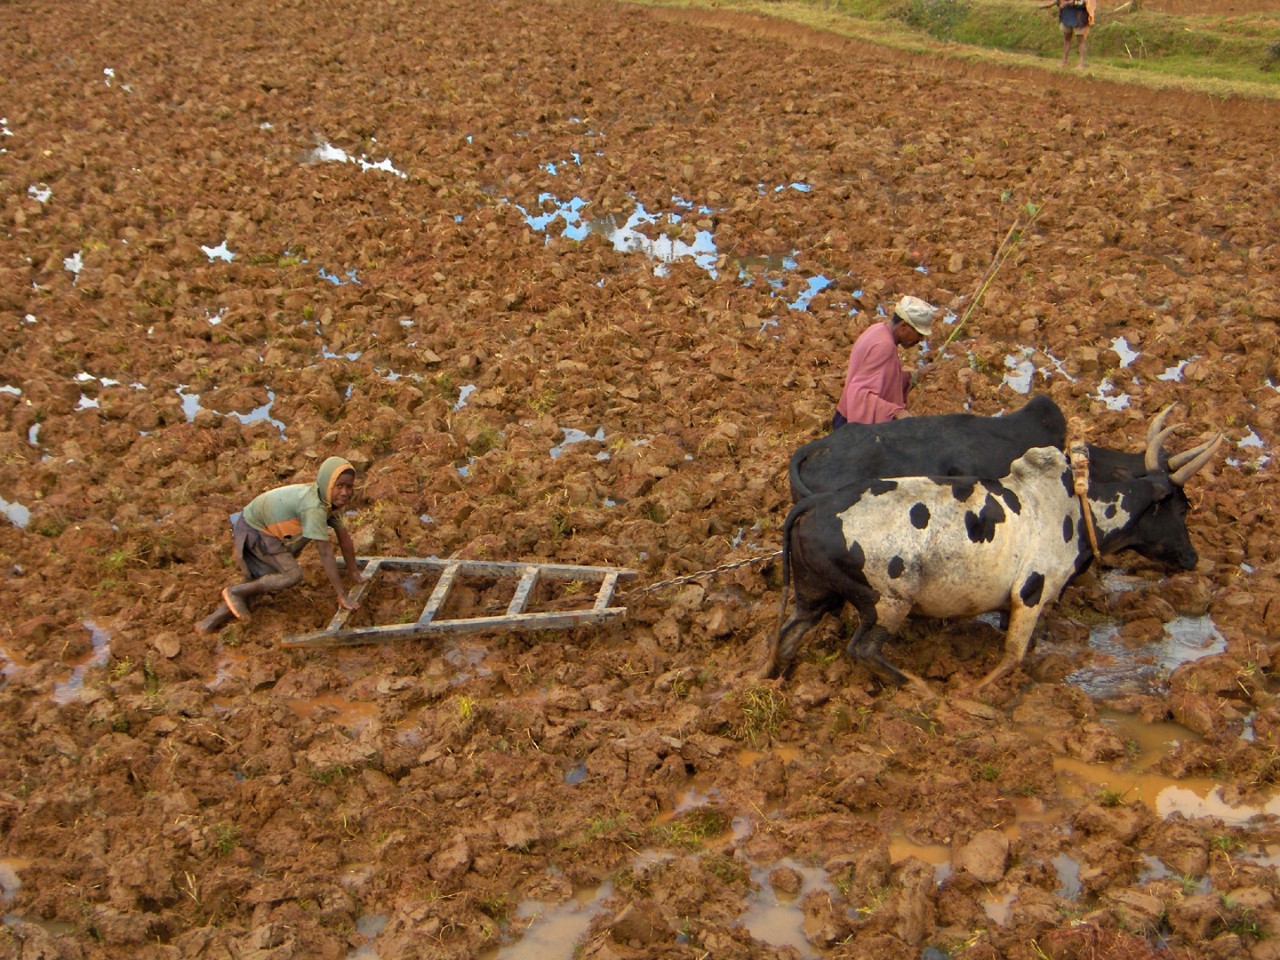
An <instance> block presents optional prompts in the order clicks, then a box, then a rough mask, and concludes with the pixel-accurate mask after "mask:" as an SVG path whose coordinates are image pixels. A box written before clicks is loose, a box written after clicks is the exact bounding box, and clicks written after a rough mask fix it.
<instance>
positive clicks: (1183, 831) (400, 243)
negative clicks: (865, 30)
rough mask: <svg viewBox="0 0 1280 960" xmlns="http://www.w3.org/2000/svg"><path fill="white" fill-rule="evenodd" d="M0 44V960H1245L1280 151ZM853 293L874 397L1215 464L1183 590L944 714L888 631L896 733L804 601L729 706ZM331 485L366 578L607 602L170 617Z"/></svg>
mask: <svg viewBox="0 0 1280 960" xmlns="http://www.w3.org/2000/svg"><path fill="white" fill-rule="evenodd" d="M0 26H2V29H0V62H3V63H4V64H5V65H6V67H5V72H6V74H7V78H6V79H7V83H6V84H5V94H4V102H3V104H0V110H2V111H3V118H2V120H0V187H2V189H0V203H2V204H3V209H2V210H0V220H2V223H3V226H2V229H0V326H2V328H3V346H2V347H0V510H2V511H3V514H4V516H3V518H0V563H2V566H0V587H2V589H3V594H2V596H3V600H4V610H5V614H4V616H3V618H0V668H2V669H3V679H2V682H0V718H2V722H0V837H3V841H2V843H3V846H2V847H0V900H2V903H0V911H2V912H3V915H4V922H3V925H0V956H4V957H22V958H37V957H39V958H58V960H94V958H108V957H110V958H121V957H146V958H187V957H192V958H195V957H199V958H219V960H221V958H231V957H237V958H249V957H255V958H267V957H271V958H299V960H302V958H307V960H315V958H333V960H342V958H348V957H351V958H361V960H372V958H381V960H399V958H415V957H430V958H464V957H465V958H472V957H484V958H486V960H515V958H520V957H532V956H537V957H539V958H551V960H554V958H557V957H562V958H566V960H567V958H570V957H580V958H584V960H605V958H610V960H613V958H618V960H624V958H640V957H644V958H653V957H671V958H691V960H692V958H695V957H705V956H715V957H735V958H748V960H772V958H778V960H782V958H795V957H803V958H809V957H821V958H841V960H853V958H886V957H887V958H897V957H903V958H917V957H928V958H931V960H936V958H938V957H965V958H971V960H983V958H997V957H1010V958H1039V957H1046V956H1047V957H1053V958H1069V957H1102V956H1105V957H1113V958H1124V957H1133V958H1151V957H1166V956H1171V957H1180V958H1224V960H1225V958H1237V957H1249V958H1253V960H1268V958H1275V957H1277V956H1280V912H1278V911H1277V895H1278V893H1280V886H1278V884H1277V863H1278V862H1280V861H1278V858H1280V822H1278V821H1277V815H1280V753H1278V752H1277V746H1276V745H1277V736H1278V731H1280V703H1278V702H1277V693H1280V684H1278V683H1277V680H1276V670H1277V665H1278V664H1280V639H1278V636H1280V601H1278V600H1277V577H1278V575H1280V564H1278V562H1277V539H1276V522H1275V521H1276V503H1277V500H1278V499H1280V496H1278V494H1280V486H1278V485H1277V472H1276V465H1275V462H1274V460H1273V444H1274V441H1275V436H1276V424H1277V415H1278V414H1280V370H1277V361H1276V347H1277V333H1278V329H1277V322H1278V321H1280V287H1277V285H1276V283H1275V278H1276V275H1277V268H1278V266H1280V264H1278V263H1277V261H1278V259H1280V247H1278V246H1277V242H1276V222H1277V213H1278V211H1280V169H1277V164H1278V161H1277V157H1278V156H1280V151H1278V149H1277V147H1278V146H1280V143H1278V140H1280V132H1278V131H1280V123H1277V122H1276V120H1277V117H1276V110H1275V108H1274V107H1270V106H1266V105H1258V104H1241V103H1235V102H1230V101H1225V102H1224V101H1209V100H1203V99H1197V98H1193V97H1188V96H1185V95H1179V94H1172V93H1164V94H1153V93H1140V92H1134V91H1130V90H1122V89H1118V88H1113V87H1109V86H1105V85H1102V84H1100V83H1097V82H1094V81H1092V80H1090V79H1088V78H1087V77H1080V76H1078V75H1076V74H1074V73H1072V74H1070V75H1068V74H1066V73H1063V74H1057V73H1053V72H1048V73H1043V74H1036V75H1032V74H1031V73H1030V72H1027V71H1019V72H1015V73H1009V74H1003V73H1000V72H999V71H997V70H995V69H994V68H977V67H963V66H957V65H956V64H952V63H948V62H946V61H944V60H941V59H922V58H912V57H906V56H902V57H899V56H896V55H893V54H889V53H886V52H885V51H881V50H875V49H872V48H869V47H864V46H859V45H856V44H853V43H849V42H846V41H843V40H840V39H838V38H834V37H830V36H819V35H816V34H812V33H808V32H806V31H804V30H800V29H797V28H782V27H775V26H770V25H768V24H766V23H764V22H763V21H760V20H758V19H755V18H751V17H744V16H728V15H721V14H712V15H707V14H692V13H679V12H673V11H657V10H648V9H641V8H633V7H628V6H620V5H604V4H595V3H579V2H572V0H570V2H534V3H520V4H511V3H501V2H500V3H494V4H467V3H454V2H441V3H436V4H432V5H430V6H429V7H427V8H424V7H422V6H416V5H412V4H408V3H401V2H388V3H380V4H364V5H356V4H347V3H341V2H335V3H325V4H308V5H303V4H295V3H288V2H264V0H248V2H245V3H239V4H235V5H209V4H194V5H193V4H179V5H173V4H168V5H161V4H157V3H154V2H150V0H139V2H136V3H131V4H129V5H128V7H127V9H122V8H120V7H118V6H110V7H109V6H107V5H105V4H100V3H88V4H83V3H82V4H67V3H42V4H27V3H22V4H12V3H11V4H5V5H0ZM1006 238H1008V239H1010V240H1011V241H1012V247H1011V252H1010V253H1009V255H1008V257H1007V259H1004V260H1003V261H1001V262H1000V268H999V270H998V271H996V273H995V275H994V276H993V277H992V278H991V280H990V283H989V284H988V285H987V286H986V289H985V298H984V299H983V300H982V302H981V303H980V305H978V307H977V308H976V309H972V305H973V303H974V296H975V293H976V291H978V290H979V288H980V287H981V286H982V284H983V281H984V279H985V278H986V277H987V276H988V274H989V271H990V269H991V268H992V266H993V258H994V257H995V256H996V253H997V250H998V249H999V247H1000V244H1001V241H1002V240H1003V239H1006ZM908 293H910V294H913V295H916V296H920V297H924V298H926V299H929V300H930V301H932V302H933V303H935V304H938V305H939V306H940V307H941V308H942V312H943V313H945V314H946V315H947V318H946V319H945V320H944V319H940V320H939V321H938V331H939V332H938V334H936V335H935V337H934V338H933V341H931V342H930V344H929V345H928V346H929V352H927V353H926V354H925V356H926V357H927V358H928V359H930V360H933V361H936V363H937V366H936V369H935V370H934V371H933V372H932V373H931V374H930V375H929V376H928V377H926V378H925V379H924V380H923V382H922V384H921V387H920V389H919V392H918V394H916V395H914V396H913V398H912V408H913V409H914V410H915V411H916V412H917V413H943V412H953V411H957V410H962V409H967V410H971V411H974V412H979V413H986V414H994V413H997V412H1001V411H1008V410H1012V409H1015V408H1016V407H1018V406H1020V405H1021V404H1022V403H1023V402H1025V400H1026V397H1027V395H1028V393H1029V392H1030V391H1032V390H1035V391H1042V392H1047V393H1049V394H1051V395H1052V396H1053V397H1054V398H1055V399H1056V400H1057V401H1058V403H1059V404H1060V405H1061V406H1062V407H1063V409H1064V411H1066V412H1067V414H1068V415H1069V416H1075V417H1080V418H1082V420H1083V421H1084V422H1085V423H1086V424H1087V427H1088V430H1089V437H1090V439H1091V440H1093V441H1094V442H1095V443H1102V444H1106V445H1109V446H1112V447H1116V448H1123V449H1129V450H1138V449H1140V447H1141V445H1142V443H1143V438H1144V437H1145V433H1146V428H1147V424H1148V423H1149V421H1150V419H1151V418H1152V417H1153V416H1154V415H1155V414H1156V413H1157V412H1158V411H1159V410H1161V409H1163V408H1164V407H1165V406H1166V405H1167V404H1169V403H1173V402H1177V404H1178V406H1177V408H1176V410H1175V414H1174V417H1175V419H1176V421H1177V422H1179V423H1180V424H1182V430H1181V432H1180V433H1178V434H1177V435H1176V437H1175V438H1173V439H1171V440H1170V441H1169V445H1170V446H1171V447H1172V448H1173V449H1185V448H1186V447H1190V446H1191V445H1193V444H1195V443H1198V442H1200V441H1202V440H1204V439H1207V438H1209V437H1211V436H1212V435H1213V434H1214V433H1215V432H1216V431H1222V432H1223V433H1224V434H1225V435H1226V438H1227V439H1226V442H1225V443H1224V445H1223V448H1222V450H1221V451H1220V453H1219V455H1218V456H1217V457H1216V458H1215V459H1214V461H1213V462H1212V463H1211V464H1210V465H1209V466H1208V467H1207V468H1206V469H1205V470H1204V471H1202V472H1201V473H1199V474H1198V475H1197V476H1196V477H1195V478H1194V479H1193V480H1192V481H1191V483H1190V484H1189V485H1188V493H1189V495H1190V496H1191V500H1192V504H1193V506H1192V511H1191V514H1190V519H1189V528H1190V531H1191V536H1192V540H1193V542H1194V544H1195V546H1196V548H1197V550H1198V552H1199V556H1200V560H1199V564H1198V565H1197V567H1196V568H1195V569H1194V570H1191V571H1182V572H1169V571H1166V570H1164V569H1162V568H1160V567H1158V566H1156V565H1154V564H1152V563H1151V562H1149V561H1145V560H1143V559H1141V558H1139V557H1137V556H1136V555H1134V554H1131V553H1122V554H1118V555H1114V556H1108V557H1107V558H1105V560H1104V562H1102V563H1101V564H1098V565H1096V566H1095V567H1094V568H1093V569H1092V570H1091V571H1089V572H1088V573H1086V574H1085V575H1084V576H1082V577H1081V578H1080V579H1079V580H1077V581H1076V582H1075V583H1073V584H1072V585H1070V586H1069V587H1068V588H1067V589H1066V590H1065V591H1064V593H1063V595H1062V597H1061V599H1060V602H1059V603H1058V604H1057V605H1056V606H1055V607H1053V608H1052V609H1051V610H1050V611H1049V612H1048V613H1047V614H1046V615H1045V616H1044V617H1043V618H1042V621H1041V624H1040V627H1039V629H1038V631H1037V639H1036V644H1035V648H1034V650H1033V652H1032V654H1031V656H1030V657H1029V658H1028V660H1027V662H1026V664H1025V665H1024V667H1023V668H1022V669H1020V670H1017V671H1015V672H1014V673H1013V674H1011V675H1010V676H1008V677H1006V678H1005V679H1003V680H1001V681H1000V682H999V683H998V684H996V685H995V686H994V687H993V688H991V689H989V690H986V691H984V692H983V694H982V695H981V696H975V695H973V694H972V693H971V690H970V687H971V686H972V684H973V683H974V682H975V681H976V680H977V679H978V678H980V677H982V676H983V675H984V674H985V673H986V672H987V671H989V670H990V669H991V667H992V666H994V665H995V663H996V662H997V661H998V659H999V655H1000V632H999V628H998V624H996V623H995V622H991V621H989V620H974V621H967V620H965V621H954V622H942V621H931V620H916V621H912V622H910V623H909V624H908V627H907V629H906V630H905V631H904V635H903V637H902V638H901V640H900V641H899V642H898V643H897V644H896V645H895V646H894V647H893V648H892V649H891V650H890V651H889V656H890V657H891V658H892V659H893V660H894V661H895V662H896V663H898V664H900V665H901V666H903V667H904V668H906V669H909V670H911V671H912V672H913V673H916V674H919V675H921V676H923V677H924V678H926V680H927V681H928V682H929V684H930V686H931V689H932V691H933V695H932V696H929V697H922V696H921V695H919V694H918V693H913V692H911V691H910V690H900V689H892V688H885V687H883V686H882V685H881V684H880V683H879V682H878V681H876V680H875V679H874V678H873V677H872V676H871V675H870V674H868V673H867V672H866V671H865V670H864V669H863V668H862V667H860V666H857V665H854V664H853V663H852V662H851V661H850V660H849V659H848V658H847V657H845V655H844V653H843V647H844V643H843V639H842V634H843V632H845V631H847V629H848V627H849V625H850V623H849V621H850V620H851V618H852V614H851V613H847V614H846V616H845V622H843V623H838V622H836V621H835V620H834V619H829V620H828V621H827V622H826V623H825V624H824V625H823V626H822V627H820V628H819V629H817V630H815V631H814V632H813V633H812V634H811V635H810V636H809V638H808V639H807V640H806V642H805V643H804V644H803V646H802V649H801V650H800V652H799V658H798V660H799V662H798V663H797V665H796V669H795V671H794V673H793V674H792V676H791V677H790V678H789V679H788V680H787V681H785V682H779V683H769V684H766V683H762V682H761V681H759V680H758V679H757V676H758V671H759V667H760V665H761V664H762V662H763V660H764V657H765V653H766V648H767V644H768V642H769V640H770V638H771V637H772V636H773V634H774V632H775V631H776V629H777V616H778V609H779V603H780V600H781V589H780V588H781V583H780V578H781V571H780V568H779V565H778V564H777V562H776V560H774V559H772V555H773V554H774V553H775V552H776V551H777V550H778V549H779V548H780V527H781V524H782V521H783V520H784V518H785V516H786V512H787V509H788V507H789V505H790V504H789V494H788V488H787V479H786V464H787V460H788V457H789V454H790V452H791V451H792V450H794V449H795V448H796V447H798V446H800V445H801V444H802V443H804V442H806V441H808V440H810V439H813V438H815V437H817V436H820V435H821V434H822V433H823V432H824V431H825V429H826V425H827V423H828V422H829V418H830V414H831V411H832V409H833V406H834V403H835V400H836V397H837V395H838V392H839V387H840V383H841V377H842V375H843V371H844V365H845V359H846V357H847V354H848V350H849V346H850V344H851V343H852V341H853V339H854V337H856V335H857V334H858V333H859V332H860V331H861V330H862V329H863V328H864V327H865V326H866V324H867V323H869V322H871V321H872V320H873V319H874V318H875V317H876V316H877V315H878V313H879V311H881V310H883V309H889V308H891V306H892V303H893V302H894V300H895V299H896V298H897V297H898V296H901V295H903V294H908ZM962 323H963V327H962V328H961V326H960V325H961V324H962ZM958 328H959V329H958ZM957 330H958V332H957ZM953 333H954V334H955V335H954V336H952V334H953ZM944 342H945V347H944ZM915 360H916V355H914V354H913V355H912V357H911V358H910V361H911V362H915ZM331 454H338V455H342V456H345V457H347V458H348V459H350V460H351V461H352V462H353V463H354V464H356V465H357V467H358V468H359V470H360V474H361V477H360V484H359V487H358V490H357V497H356V500H355V502H354V503H353V505H352V513H351V515H350V516H349V517H348V522H349V525H350V527H351V529H352V531H353V535H354V537H355V540H356V545H357V548H358V552H359V553H361V554H362V555H375V554H378V555H399V556H421V557H428V556H437V557H442V558H443V557H455V556H456V557H462V558H467V559H472V560H490V561H515V560H522V561H531V562H535V563H538V562H541V563H553V562H554V563H566V564H586V565H597V566H611V567H621V568H627V569H632V570H635V571H636V573H637V576H636V578H635V579H634V580H633V581H630V582H628V583H626V584H625V585H624V586H623V587H622V588H620V590H619V593H618V598H617V599H618V602H619V603H621V604H622V605H624V606H625V607H626V615H625V617H623V618H621V619H620V620H619V621H616V622H612V623H608V624H604V625H601V626H597V627H590V628H586V627H584V628H577V629H572V630H563V631H559V630H558V631H543V632H503V633H497V634H488V635H479V636H452V637H440V636H437V637H431V638H427V639H418V640H406V641H399V642H395V643H388V644H381V645H373V646H362V647H353V648H348V649H338V650H294V649H286V648H284V647H282V645H281V643H282V640H283V639H284V638H286V637H288V636H290V635H293V634H296V633H302V632H307V631H313V630H318V629H320V628H322V627H323V626H324V625H325V624H326V623H327V622H328V619H329V617H330V616H332V614H333V612H334V611H333V608H332V600H331V595H330V589H329V587H328V585H327V583H326V581H325V579H324V575H323V572H322V570H321V569H320V564H319V561H318V558H317V557H316V556H314V555H311V556H307V555H304V557H303V565H304V569H305V572H306V577H305V580H304V582H303V584H302V585H300V586H299V587H298V588H297V589H295V590H294V591H292V592H290V593H288V594H285V595H280V596H276V597H273V598H270V599H268V600H265V601H264V602H262V603H261V604H259V605H258V606H257V607H255V609H254V615H253V619H252V621H251V622H250V623H248V624H234V625H232V626H229V627H227V628H226V629H224V630H222V631H221V632H220V633H218V634H217V635H215V636H212V637H205V636H200V635H198V634H197V633H196V632H195V631H194V630H193V624H194V623H195V622H196V621H197V620H198V619H200V618H201V617H204V616H205V615H206V614H207V613H209V612H210V610H212V609H213V607H214V605H215V604H216V602H217V597H218V591H219V590H220V588H221V587H222V586H223V585H224V584H226V583H227V582H230V581H231V580H233V579H234V578H235V570H234V566H233V565H232V564H231V562H230V556H229V548H230V543H229V540H230V537H229V531H228V526H227V516H228V514H230V513H232V512H234V511H236V510H239V509H240V508H241V507H242V506H243V505H244V503H246V502H247V501H248V499H250V498H251V497H252V496H253V495H255V494H256V493H258V492H260V491H262V490H264V489H267V488H269V487H271V486H275V485H278V484H281V483H286V482H293V481H295V480H303V479H308V478H310V477H311V476H313V475H314V472H315V470H316V468H317V467H318V465H319V463H320V462H321V460H323V458H324V457H326V456H328V455H331ZM706 571H712V572H711V573H706ZM502 586H503V585H501V584H498V583H476V584H470V585H467V586H466V587H465V589H459V591H458V592H457V593H456V594H455V595H454V599H453V602H454V603H455V604H456V610H457V612H458V614H459V615H462V616H468V615H478V613H477V612H483V611H486V610H488V609H490V608H492V607H493V606H494V605H495V604H496V605H497V606H499V607H500V606H501V603H502V600H501V596H502V592H501V591H502ZM507 586H509V585H507ZM431 588H432V583H431V581H430V579H429V578H421V577H419V578H418V579H416V580H415V579H414V576H413V575H407V574H406V575H402V576H400V577H398V578H388V579H386V580H380V581H379V583H378V586H377V588H376V590H374V591H373V592H372V593H371V594H370V597H369V599H368V601H367V602H366V604H365V605H364V607H363V608H362V610H361V611H360V613H359V614H358V617H361V618H364V619H363V620H360V621H359V622H362V623H369V624H371V623H390V622H397V621H400V620H402V619H403V618H406V617H411V616H413V615H414V614H415V611H416V610H418V609H420V608H421V606H422V604H423V603H424V602H425V598H426V597H427V596H429V594H430V591H431ZM507 595H508V596H509V594H507ZM572 599H573V597H572V596H571V595H570V593H568V592H567V593H566V594H564V595H561V596H559V597H555V598H551V600H552V601H554V602H561V603H563V604H567V603H568V602H570V601H571V600H572ZM353 622H357V621H354V620H353Z"/></svg>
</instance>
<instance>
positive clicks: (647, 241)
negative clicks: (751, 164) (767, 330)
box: [514, 193, 719, 277]
mask: <svg viewBox="0 0 1280 960" xmlns="http://www.w3.org/2000/svg"><path fill="white" fill-rule="evenodd" d="M676 202H677V203H678V202H679V201H678V198H677V201H676ZM514 206H515V208H516V209H517V210H519V211H520V212H521V213H522V214H524V220H525V223H527V224H528V225H529V227H530V228H531V229H533V230H535V231H537V232H538V233H548V234H549V233H550V232H551V231H552V229H553V228H554V227H556V226H557V224H558V223H562V224H563V226H561V227H560V232H559V234H558V235H559V236H562V237H568V238H569V239H571V240H585V239H586V238H587V237H588V236H589V235H591V234H593V233H594V234H596V235H598V236H601V237H604V238H605V239H606V240H607V241H609V243H611V244H612V245H613V248H614V249H615V250H617V251H619V252H620V253H642V254H644V255H645V256H647V257H648V258H649V259H650V260H654V261H657V266H656V267H655V268H654V271H653V272H654V274H656V275H657V276H660V277H665V276H666V275H667V274H668V272H669V267H670V264H672V263H674V262H675V261H677V260H683V259H690V260H693V262H694V263H696V264H697V265H698V266H699V267H701V268H702V269H703V270H705V271H707V273H709V274H710V275H711V276H712V277H716V276H717V273H716V266H715V265H716V260H717V258H718V257H719V251H718V250H717V249H716V244H715V239H714V238H713V237H712V235H711V232H710V231H709V230H698V231H697V232H696V233H695V234H694V238H693V241H692V242H689V241H687V240H685V239H683V234H684V231H683V229H679V230H678V231H677V232H678V235H677V236H670V235H667V233H666V232H665V231H666V230H667V229H676V228H677V226H678V225H679V224H680V222H681V220H682V219H683V217H682V216H681V215H680V214H678V213H667V214H655V213H650V212H649V211H648V210H646V209H645V207H644V204H642V203H637V204H636V207H635V210H633V211H632V212H631V214H630V215H629V216H628V217H627V218H626V219H625V220H622V221H621V222H620V221H619V218H618V217H617V216H616V215H614V214H606V215H604V216H601V217H590V218H588V217H584V216H583V211H584V209H585V208H587V207H588V206H590V204H589V202H588V201H586V200H584V199H582V198H581V197H573V198H572V199H570V200H561V199H560V198H559V197H557V196H556V195H555V194H552V193H543V194H539V196H538V207H539V209H540V211H541V212H536V213H530V212H529V211H528V210H526V209H525V208H524V207H522V206H521V205H520V204H518V203H517V204H514ZM643 226H656V227H658V228H659V229H657V230H656V231H655V232H657V233H658V234H659V236H657V237H653V238H651V237H649V236H647V235H645V234H644V233H642V232H641V231H640V230H639V229H637V228H639V227H643Z"/></svg>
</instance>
